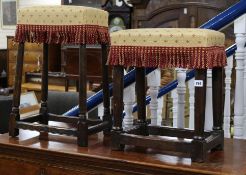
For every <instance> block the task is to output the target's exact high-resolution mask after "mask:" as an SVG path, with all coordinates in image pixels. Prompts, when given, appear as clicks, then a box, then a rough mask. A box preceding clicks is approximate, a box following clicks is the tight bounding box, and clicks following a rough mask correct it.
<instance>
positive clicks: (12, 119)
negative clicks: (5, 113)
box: [9, 111, 19, 137]
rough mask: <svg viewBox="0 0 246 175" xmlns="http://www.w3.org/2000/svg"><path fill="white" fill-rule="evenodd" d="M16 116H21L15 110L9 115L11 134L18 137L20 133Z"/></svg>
mask: <svg viewBox="0 0 246 175" xmlns="http://www.w3.org/2000/svg"><path fill="white" fill-rule="evenodd" d="M16 118H19V115H18V114H15V113H14V112H13V111H12V112H11V113H10V117H9V136H11V137H16V136H18V135H19V129H17V128H16V127H15V126H16Z"/></svg>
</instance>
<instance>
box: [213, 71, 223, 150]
mask: <svg viewBox="0 0 246 175" xmlns="http://www.w3.org/2000/svg"><path fill="white" fill-rule="evenodd" d="M212 75H213V77H212V83H213V86H212V87H213V130H214V131H216V132H220V134H221V137H223V138H224V131H223V109H224V100H223V89H224V88H223V87H224V86H223V85H224V81H223V80H224V79H223V68H222V67H216V68H213V70H212ZM223 138H222V139H221V140H223ZM223 143H224V142H223V141H222V143H221V144H220V145H219V146H217V147H216V150H222V149H223V145H224V144H223Z"/></svg>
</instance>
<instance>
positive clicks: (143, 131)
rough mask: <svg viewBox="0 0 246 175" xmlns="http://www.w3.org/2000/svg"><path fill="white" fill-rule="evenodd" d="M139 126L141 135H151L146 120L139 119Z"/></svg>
mask: <svg viewBox="0 0 246 175" xmlns="http://www.w3.org/2000/svg"><path fill="white" fill-rule="evenodd" d="M136 125H138V126H139V132H140V133H139V135H142V136H148V135H149V130H148V123H147V122H144V121H141V120H139V121H137V124H136Z"/></svg>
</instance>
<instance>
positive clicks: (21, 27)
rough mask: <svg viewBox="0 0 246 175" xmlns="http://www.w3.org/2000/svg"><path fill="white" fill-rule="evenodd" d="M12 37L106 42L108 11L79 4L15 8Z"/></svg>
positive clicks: (52, 40) (67, 41) (38, 39)
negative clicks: (13, 34) (14, 30)
mask: <svg viewBox="0 0 246 175" xmlns="http://www.w3.org/2000/svg"><path fill="white" fill-rule="evenodd" d="M17 16H18V19H17V30H16V36H15V40H16V41H18V42H20V41H29V42H39V43H41V42H44V41H45V42H46V43H83V44H84V43H86V44H95V43H97V42H99V43H108V41H109V39H108V13H107V12H106V11H104V10H100V9H96V8H91V7H82V6H63V5H61V6H37V7H27V8H22V9H20V10H18V13H17Z"/></svg>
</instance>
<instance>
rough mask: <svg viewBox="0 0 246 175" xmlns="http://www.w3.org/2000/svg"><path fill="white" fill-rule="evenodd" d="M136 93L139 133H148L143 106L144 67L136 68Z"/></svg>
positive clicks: (144, 107)
mask: <svg viewBox="0 0 246 175" xmlns="http://www.w3.org/2000/svg"><path fill="white" fill-rule="evenodd" d="M136 89H137V90H136V94H137V104H138V124H139V125H140V126H141V129H140V130H141V131H140V133H141V135H148V132H147V123H146V106H145V89H146V88H145V68H142V67H137V68H136Z"/></svg>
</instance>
